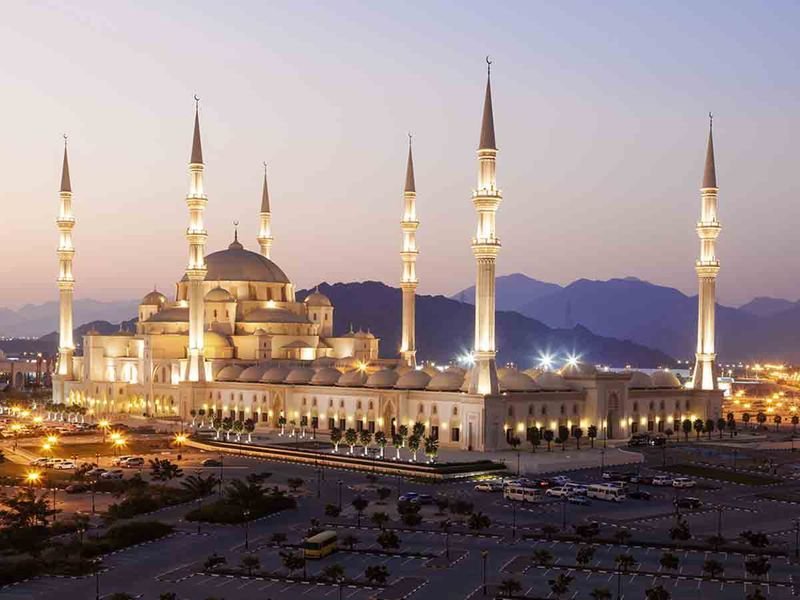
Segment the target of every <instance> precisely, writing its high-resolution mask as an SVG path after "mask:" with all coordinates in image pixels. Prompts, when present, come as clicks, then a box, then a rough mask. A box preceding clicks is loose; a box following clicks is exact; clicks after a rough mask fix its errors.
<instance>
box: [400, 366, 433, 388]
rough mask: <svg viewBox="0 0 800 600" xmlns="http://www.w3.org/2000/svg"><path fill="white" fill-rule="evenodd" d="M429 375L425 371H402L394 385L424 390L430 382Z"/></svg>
mask: <svg viewBox="0 0 800 600" xmlns="http://www.w3.org/2000/svg"><path fill="white" fill-rule="evenodd" d="M430 380H431V376H430V375H428V374H427V373H426V372H425V371H417V370H413V371H409V372H408V373H403V374H402V375H401V376H400V377H399V378H398V380H397V383H395V384H394V387H396V388H397V389H401V390H424V389H425V387H426V386H427V385H428V383H430Z"/></svg>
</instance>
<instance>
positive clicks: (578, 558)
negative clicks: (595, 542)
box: [575, 546, 595, 566]
mask: <svg viewBox="0 0 800 600" xmlns="http://www.w3.org/2000/svg"><path fill="white" fill-rule="evenodd" d="M594 552H595V551H594V548H593V547H592V546H581V547H580V548H578V551H577V552H576V553H575V562H576V563H578V564H579V565H581V566H586V565H588V564H589V563H590V562H592V559H593V558H594Z"/></svg>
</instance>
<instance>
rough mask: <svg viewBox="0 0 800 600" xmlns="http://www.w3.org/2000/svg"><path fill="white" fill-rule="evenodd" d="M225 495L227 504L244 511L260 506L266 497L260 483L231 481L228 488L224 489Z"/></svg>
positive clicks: (239, 480)
mask: <svg viewBox="0 0 800 600" xmlns="http://www.w3.org/2000/svg"><path fill="white" fill-rule="evenodd" d="M225 495H226V497H227V499H228V502H230V503H231V504H233V505H234V506H237V507H239V508H241V509H242V511H245V510H251V509H253V508H255V507H256V506H258V505H260V504H262V503H263V502H264V498H265V497H266V491H265V490H264V488H263V487H262V486H261V484H260V483H257V482H254V481H247V482H245V481H242V480H241V479H232V480H231V482H230V483H229V484H228V487H227V488H225Z"/></svg>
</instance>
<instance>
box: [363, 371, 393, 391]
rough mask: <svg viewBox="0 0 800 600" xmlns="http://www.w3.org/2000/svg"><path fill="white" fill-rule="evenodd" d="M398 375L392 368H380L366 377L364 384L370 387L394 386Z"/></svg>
mask: <svg viewBox="0 0 800 600" xmlns="http://www.w3.org/2000/svg"><path fill="white" fill-rule="evenodd" d="M399 377H400V375H399V374H398V373H397V371H395V370H394V369H381V370H380V371H375V372H374V373H373V374H372V375H370V376H369V377H367V383H365V384H364V385H366V386H367V387H371V388H390V387H394V384H395V383H397V380H398V379H399Z"/></svg>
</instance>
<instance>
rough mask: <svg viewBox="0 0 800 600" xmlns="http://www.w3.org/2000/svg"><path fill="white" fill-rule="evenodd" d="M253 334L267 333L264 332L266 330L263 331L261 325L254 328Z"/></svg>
mask: <svg viewBox="0 0 800 600" xmlns="http://www.w3.org/2000/svg"><path fill="white" fill-rule="evenodd" d="M253 335H267V332H266V331H264V330H263V329H261V327H259V328H258V329H256V330H255V331H254V332H253Z"/></svg>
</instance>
